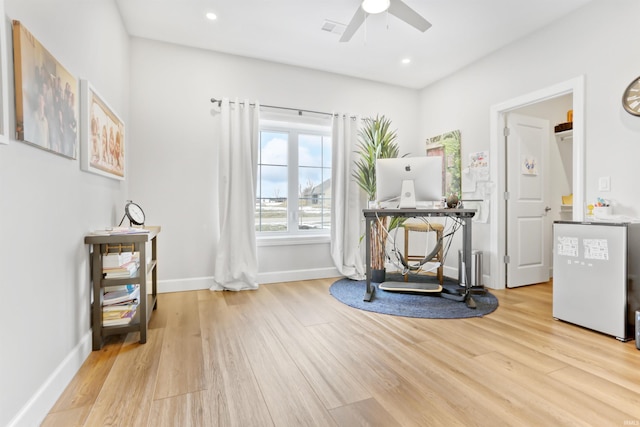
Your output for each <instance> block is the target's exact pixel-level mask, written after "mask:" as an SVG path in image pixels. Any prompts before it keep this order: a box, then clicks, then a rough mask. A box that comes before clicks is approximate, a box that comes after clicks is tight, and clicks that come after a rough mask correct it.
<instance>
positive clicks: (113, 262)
mask: <svg viewBox="0 0 640 427" xmlns="http://www.w3.org/2000/svg"><path fill="white" fill-rule="evenodd" d="M132 259H133V252H118V253H115V252H114V253H109V254H105V255H103V256H102V268H117V267H120V266H121V265H124V264H126V263H128V262H131V260H132Z"/></svg>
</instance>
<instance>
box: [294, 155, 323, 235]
mask: <svg viewBox="0 0 640 427" xmlns="http://www.w3.org/2000/svg"><path fill="white" fill-rule="evenodd" d="M330 173H331V170H330V169H329V168H312V167H301V168H299V175H298V177H299V178H298V179H299V184H300V194H299V196H298V197H299V198H298V229H300V230H319V229H323V228H328V225H329V222H330V221H329V219H328V218H327V217H330V215H331V211H330V209H327V207H326V206H325V203H326V200H330V198H331V179H330V178H329V177H327V176H328V175H329V174H330Z"/></svg>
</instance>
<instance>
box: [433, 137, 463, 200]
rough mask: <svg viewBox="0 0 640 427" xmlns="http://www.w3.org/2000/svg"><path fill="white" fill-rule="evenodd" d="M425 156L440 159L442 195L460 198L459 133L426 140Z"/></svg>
mask: <svg viewBox="0 0 640 427" xmlns="http://www.w3.org/2000/svg"><path fill="white" fill-rule="evenodd" d="M427 156H441V157H442V173H443V175H444V176H443V179H442V185H443V188H442V194H444V196H445V197H449V196H450V195H452V194H455V195H456V196H458V198H461V197H462V192H461V183H462V180H461V177H462V170H461V165H460V131H459V130H454V131H451V132H447V133H444V134H442V135H438V136H434V137H432V138H428V139H427Z"/></svg>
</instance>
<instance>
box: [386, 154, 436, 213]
mask: <svg viewBox="0 0 640 427" xmlns="http://www.w3.org/2000/svg"><path fill="white" fill-rule="evenodd" d="M376 200H377V202H378V206H379V207H383V208H385V207H386V208H398V207H399V208H416V207H430V206H432V205H433V202H440V201H441V200H442V157H439V156H422V157H400V158H393V159H378V160H377V161H376Z"/></svg>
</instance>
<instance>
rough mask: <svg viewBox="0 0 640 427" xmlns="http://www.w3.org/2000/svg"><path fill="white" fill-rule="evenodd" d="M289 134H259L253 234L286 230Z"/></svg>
mask: <svg viewBox="0 0 640 427" xmlns="http://www.w3.org/2000/svg"><path fill="white" fill-rule="evenodd" d="M288 144H289V134H288V133H286V132H271V131H263V132H260V159H259V164H258V176H257V183H256V184H257V187H256V214H255V225H256V231H267V232H268V231H287V230H288V223H287V218H288V214H287V206H288V200H287V195H288V188H289V184H288V182H289V178H288V161H287V156H288V154H287V152H288Z"/></svg>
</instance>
